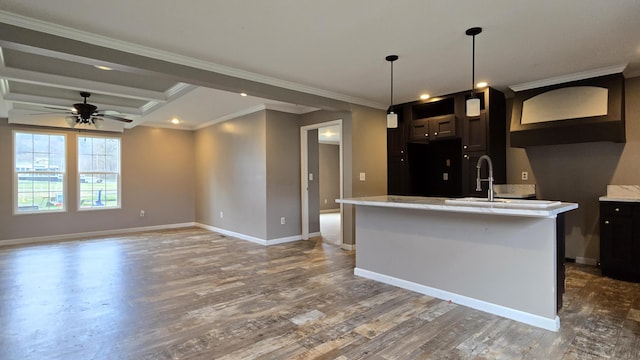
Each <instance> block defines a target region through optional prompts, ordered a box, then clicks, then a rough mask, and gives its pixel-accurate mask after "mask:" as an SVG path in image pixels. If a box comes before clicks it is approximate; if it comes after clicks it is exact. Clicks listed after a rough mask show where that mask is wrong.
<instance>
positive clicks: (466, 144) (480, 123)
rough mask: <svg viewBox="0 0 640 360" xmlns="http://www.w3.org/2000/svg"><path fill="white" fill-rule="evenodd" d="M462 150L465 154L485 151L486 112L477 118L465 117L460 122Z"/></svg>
mask: <svg viewBox="0 0 640 360" xmlns="http://www.w3.org/2000/svg"><path fill="white" fill-rule="evenodd" d="M505 131H506V130H505ZM462 149H463V150H464V151H465V152H472V151H485V150H486V149H487V117H486V112H482V113H480V116H478V117H471V118H467V117H465V118H464V119H463V120H462Z"/></svg>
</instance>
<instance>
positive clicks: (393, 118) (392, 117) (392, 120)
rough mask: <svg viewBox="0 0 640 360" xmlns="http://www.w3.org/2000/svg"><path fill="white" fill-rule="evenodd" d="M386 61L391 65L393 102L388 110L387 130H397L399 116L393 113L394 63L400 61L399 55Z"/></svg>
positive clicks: (389, 57)
mask: <svg viewBox="0 0 640 360" xmlns="http://www.w3.org/2000/svg"><path fill="white" fill-rule="evenodd" d="M385 59H386V60H387V61H388V62H390V63H391V102H390V104H389V109H388V110H387V128H389V129H395V128H397V127H398V114H396V113H395V112H394V111H393V62H394V61H396V60H398V55H389V56H387V57H386V58H385Z"/></svg>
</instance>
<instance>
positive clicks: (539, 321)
mask: <svg viewBox="0 0 640 360" xmlns="http://www.w3.org/2000/svg"><path fill="white" fill-rule="evenodd" d="M353 273H354V275H357V276H361V277H364V278H367V279H371V280H375V281H379V282H381V283H385V284H389V285H393V286H397V287H399V288H403V289H407V290H411V291H415V292H417V293H420V294H424V295H429V296H433V297H436V298H438V299H442V300H445V301H450V302H452V303H455V304H460V305H464V306H467V307H470V308H473V309H476V310H480V311H484V312H487V313H490V314H494V315H498V316H502V317H505V318H507V319H511V320H515V321H519V322H521V323H525V324H528V325H532V326H536V327H539V328H543V329H546V330H551V331H556V332H557V331H558V330H560V318H559V317H558V316H556V317H555V319H548V318H545V317H542V316H539V315H534V314H530V313H526V312H524V311H520V310H515V309H511V308H508V307H504V306H500V305H496V304H492V303H489V302H486V301H482V300H477V299H474V298H470V297H467V296H463V295H458V294H455V293H452V292H449V291H445V290H440V289H436V288H432V287H430V286H426V285H421V284H418V283H414V282H411V281H407V280H403V279H398V278H396V277H393V276H388V275H384V274H380V273H376V272H373V271H369V270H365V269H361V268H355V269H354V270H353Z"/></svg>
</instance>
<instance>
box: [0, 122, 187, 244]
mask: <svg viewBox="0 0 640 360" xmlns="http://www.w3.org/2000/svg"><path fill="white" fill-rule="evenodd" d="M14 129H20V130H28V131H29V130H38V129H40V130H45V131H50V132H56V133H62V134H66V135H67V176H68V180H67V192H68V199H69V203H68V204H67V211H66V212H64V213H55V214H22V215H13V214H12V207H13V205H12V204H13V203H12V199H13V196H12V193H13V178H12V177H13V169H12V164H13V161H12V156H13V155H12V154H13V138H12V130H14ZM82 133H83V134H86V133H87V132H85V131H83V132H82ZM77 134H79V132H78V131H77V130H65V129H51V128H37V127H32V126H20V125H10V124H8V123H7V120H6V119H0V154H2V157H1V159H2V160H1V161H0V242H1V241H2V240H14V239H22V238H31V237H43V236H56V235H65V234H75V233H84V232H93V231H108V230H119V229H126V228H136V227H145V226H156V225H167V224H181V223H190V222H193V221H194V216H195V215H194V214H195V211H194V203H195V198H194V196H195V194H194V190H193V178H194V161H193V155H194V152H193V146H192V143H193V138H194V135H193V132H191V131H180V130H169V129H152V128H149V127H144V126H139V127H136V128H134V129H131V130H126V131H125V132H124V133H106V134H105V133H96V134H97V135H105V136H117V137H121V139H122V183H121V185H122V208H121V209H108V210H107V209H102V210H95V211H77V207H76V205H75V204H76V201H77V192H78V188H77V183H76V182H75V179H76V178H77V166H76V158H77V157H76V155H77V154H76V141H77V140H76V135H77ZM140 210H145V212H146V214H145V217H143V218H141V217H139V216H138V214H139V211H140Z"/></svg>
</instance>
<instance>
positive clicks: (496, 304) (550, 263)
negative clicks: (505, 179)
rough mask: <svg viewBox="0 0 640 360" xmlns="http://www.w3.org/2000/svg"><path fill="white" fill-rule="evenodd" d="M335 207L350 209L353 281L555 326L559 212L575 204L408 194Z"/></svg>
mask: <svg viewBox="0 0 640 360" xmlns="http://www.w3.org/2000/svg"><path fill="white" fill-rule="evenodd" d="M471 200H473V199H471ZM479 200H481V199H479ZM338 201H339V202H341V203H344V204H353V205H356V228H355V231H356V234H355V235H356V248H357V250H356V268H355V270H354V273H355V274H356V275H358V276H362V277H366V278H370V279H373V280H377V281H381V282H384V283H387V284H391V285H395V286H399V287H402V288H406V289H409V290H412V291H416V292H419V293H423V294H426V295H430V296H434V297H437V298H440V299H443V300H448V301H451V302H454V303H457V304H461V305H465V306H468V307H471V308H475V309H478V310H482V311H486V312H489V313H492V314H496V315H500V316H503V317H506V318H509V319H513V320H516V321H520V322H523V323H526V324H530V325H533V326H537V327H541V328H544V329H548V330H552V331H557V330H558V329H559V328H560V320H559V318H558V316H557V310H558V308H559V307H560V306H561V303H562V293H563V291H564V216H563V214H564V213H565V212H567V211H570V210H573V209H576V208H577V207H578V205H577V204H574V203H564V202H551V201H549V202H545V201H538V202H533V203H525V202H523V200H520V201H521V203H520V204H518V203H517V202H510V200H504V202H495V203H486V204H482V203H481V201H469V202H465V201H455V200H454V201H453V202H452V201H451V199H445V198H427V197H410V196H375V197H362V198H353V199H342V200H338Z"/></svg>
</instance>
